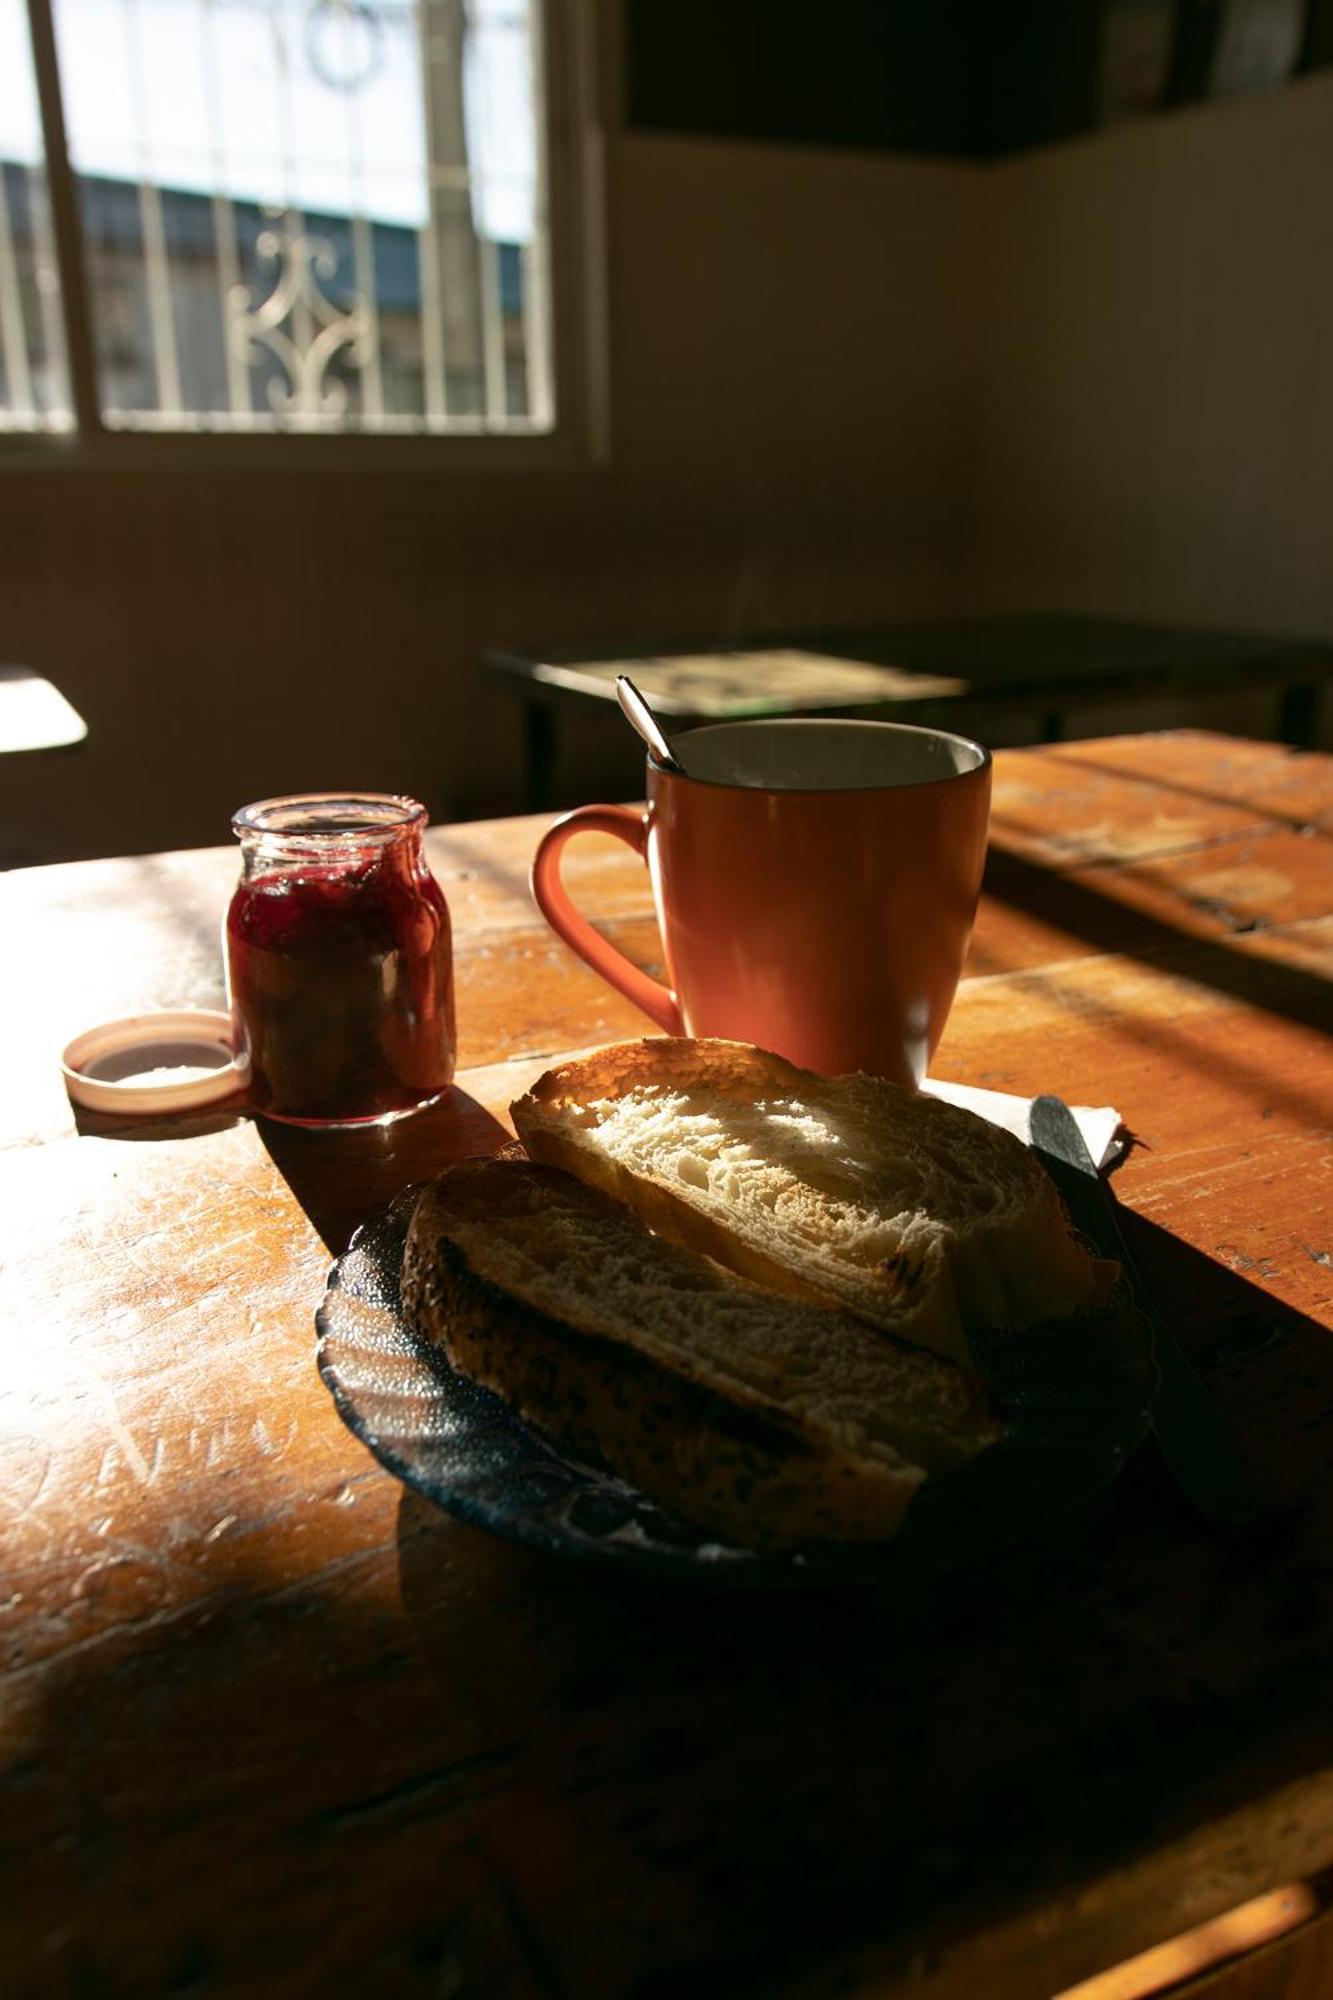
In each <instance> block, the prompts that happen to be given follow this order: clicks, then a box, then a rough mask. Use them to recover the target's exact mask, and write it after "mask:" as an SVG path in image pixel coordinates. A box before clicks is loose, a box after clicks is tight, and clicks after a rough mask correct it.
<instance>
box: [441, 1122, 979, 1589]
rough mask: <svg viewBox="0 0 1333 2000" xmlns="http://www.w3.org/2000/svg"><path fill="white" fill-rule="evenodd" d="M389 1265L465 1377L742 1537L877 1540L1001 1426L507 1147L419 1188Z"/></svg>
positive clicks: (913, 1357) (849, 1321)
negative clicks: (394, 1262)
mask: <svg viewBox="0 0 1333 2000" xmlns="http://www.w3.org/2000/svg"><path fill="white" fill-rule="evenodd" d="M402 1282H403V1299H404V1304H405V1305H406V1307H407V1309H408V1312H409V1313H410V1315H411V1317H412V1320H413V1322H414V1324H415V1325H416V1326H417V1328H418V1329H419V1330H420V1331H421V1332H422V1333H423V1334H425V1335H426V1336H428V1337H429V1338H431V1339H433V1340H435V1341H437V1342H439V1343H440V1345H441V1346H442V1347H443V1348H444V1350H445V1352H446V1353H447V1355H448V1356H449V1358H450V1359H451V1360H452V1361H453V1362H454V1364H455V1365H456V1366H457V1367H458V1368H459V1369H460V1370H461V1371H462V1372H463V1373H464V1374H466V1375H468V1376H469V1377H471V1378H472V1379H473V1380H474V1381H477V1382H480V1383H482V1384H484V1385H485V1386H487V1387H489V1388H491V1389H494V1390H496V1391H497V1392H498V1393H499V1394H500V1395H502V1396H503V1397H504V1398H505V1399H506V1400H507V1401H508V1402H509V1403H511V1404H512V1405H513V1406H514V1408H516V1409H517V1410H518V1411H519V1413H520V1414H521V1415H522V1416H524V1417H525V1418H528V1419H530V1420H532V1421H533V1422H535V1423H537V1424H540V1425H541V1426H542V1427H543V1428H545V1429H547V1430H549V1431H550V1432H552V1433H553V1434H554V1435H555V1436H556V1437H558V1438H559V1439H560V1440H561V1442H562V1443H563V1444H565V1445H566V1446H567V1447H569V1448H571V1449H572V1450H574V1451H575V1452H583V1453H588V1452H592V1453H595V1454H597V1455H598V1456H599V1457H601V1458H603V1459H604V1460H605V1461H606V1462H607V1463H609V1464H610V1465H611V1467H612V1468H613V1469H614V1470H615V1471H617V1472H618V1473H620V1474H622V1475H623V1476H624V1477H625V1478H626V1479H628V1480H630V1481H631V1482H632V1483H633V1484H634V1485H636V1486H637V1487H639V1488H640V1490H642V1491H643V1492H645V1493H648V1494H650V1495H652V1496H653V1497H654V1498H656V1499H658V1500H659V1501H661V1502H663V1503H664V1504H666V1505H668V1506H670V1507H673V1508H676V1509H677V1510H678V1511H679V1512H680V1513H681V1514H683V1515H684V1516H685V1517H686V1518H687V1519H689V1520H691V1521H693V1522H695V1523H696V1524H697V1525H698V1526H699V1527H701V1528H703V1529H705V1530H707V1531H709V1532H712V1533H714V1534H717V1535H719V1536H721V1537H723V1538H724V1539H726V1540H729V1541H734V1542H737V1543H740V1544H741V1545H743V1546H750V1547H756V1548H769V1549H780V1548H787V1547H791V1546H793V1545H796V1544H800V1543H803V1542H810V1541H818V1540H824V1539H831V1540H837V1541H877V1540H882V1539H885V1538H887V1537H889V1536H891V1535H892V1534H894V1533H895V1531H896V1530H897V1528H898V1527H899V1526H900V1525H901V1522H902V1519H903V1516H904V1515H905V1513H906V1511H907V1508H908V1506H909V1505H910V1503H911V1501H912V1499H913V1497H914V1495H915V1494H916V1492H917V1491H918V1490H919V1488H920V1486H921V1485H922V1483H923V1481H924V1480H925V1479H926V1478H927V1477H928V1475H930V1474H931V1473H935V1472H940V1471H944V1470H946V1469H948V1468H949V1467H951V1466H954V1465H957V1464H960V1463H961V1462H962V1461H963V1460H965V1459H967V1458H969V1457H971V1456H973V1455H974V1454H975V1453H976V1452H978V1451H980V1450H982V1449H983V1448H984V1447H985V1446H986V1445H987V1444H989V1443H991V1442H993V1441H994V1440H995V1439H996V1438H997V1437H998V1436H999V1434H1000V1432H999V1426H998V1425H997V1424H996V1423H995V1422H994V1420H993V1419H992V1418H991V1417H990V1416H989V1415H988V1414H987V1413H986V1411H985V1409H984V1408H983V1406H982V1404H981V1402H980V1401H979V1399H978V1397H977V1395H976V1392H975V1389H974V1387H973V1385H972V1384H971V1382H970V1381H969V1379H968V1378H967V1377H966V1376H965V1375H964V1374H963V1372H962V1371H961V1370H959V1369H956V1368H951V1367H949V1366H947V1365H946V1364H945V1363H943V1362H940V1361H938V1360H936V1359H934V1357H932V1356H930V1355H926V1354H921V1353H918V1352H915V1351H914V1350H912V1349H908V1348H901V1347H899V1346H897V1345H896V1343H894V1342H893V1341H890V1340H885V1339H884V1338H883V1337H882V1336H881V1335H879V1334H878V1333H875V1332H873V1331H871V1330H870V1329H869V1328H867V1327H866V1326H864V1325H863V1324H862V1323H861V1322H860V1321H859V1320H856V1319H854V1318H852V1317H850V1316H848V1315H847V1314H844V1313H841V1312H837V1311H831V1310H828V1309H827V1308H824V1307H819V1306H812V1305H808V1304H805V1303H803V1302H801V1301H799V1300H793V1299H791V1298H789V1297H783V1296H780V1295H778V1294H775V1293H772V1292H765V1291H762V1290H760V1289H759V1288H757V1287H755V1286H753V1285H750V1284H747V1283H746V1282H744V1281H743V1280H740V1279H738V1278H736V1277H734V1276H732V1275H731V1274H730V1273H728V1272H726V1271H724V1270H721V1269H720V1268H719V1267H718V1266H717V1265H716V1264H715V1263H713V1262H712V1261H711V1260H710V1259H708V1258H707V1257H704V1256H701V1255H699V1254H698V1253H697V1252H695V1251H692V1250H689V1249H685V1248H681V1247H679V1246H677V1245H675V1244H672V1243H668V1242H665V1241H663V1240H662V1238H660V1237H658V1236H654V1235H652V1234H651V1233H650V1231H649V1230H648V1229H647V1228H646V1227H645V1225H644V1224H643V1223H642V1222H641V1221H640V1220H639V1218H638V1217H637V1216H636V1215H634V1214H633V1213H632V1212H631V1211H630V1210H629V1209H628V1208H626V1207H625V1206H624V1205H623V1204H622V1203H620V1202H617V1201H615V1200H613V1199H611V1198H610V1197H608V1196H606V1195H604V1194H602V1193H600V1192H599V1191H597V1190H595V1189H593V1188H590V1187H588V1186H586V1185H585V1184H584V1183H583V1182H582V1181H579V1180H577V1179H574V1178H573V1177H571V1176H570V1175H568V1174H564V1173H561V1172H559V1171H557V1170H555V1169H552V1168H547V1167H542V1166H535V1165H533V1164H532V1163H531V1162H529V1161H526V1160H519V1159H514V1158H512V1157H511V1158H497V1159H490V1160H468V1161H462V1162H460V1163H459V1164H457V1165H455V1166H453V1167H451V1168H449V1169H447V1170H446V1172H445V1173H443V1174H442V1175H441V1176H440V1177H439V1179H437V1180H436V1181H434V1182H433V1183H432V1184H431V1185H430V1186H429V1187H428V1188H426V1190H425V1191H424V1192H423V1194H422V1196H421V1197H420V1199H419V1201H418V1203H417V1206H416V1209H415V1211H414V1214H413V1218H412V1222H411V1226H410V1230H409V1234H408V1242H407V1250H406V1255H405V1259H404V1265H403V1281H402Z"/></svg>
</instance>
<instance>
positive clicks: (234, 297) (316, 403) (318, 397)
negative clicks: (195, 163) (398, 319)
mask: <svg viewBox="0 0 1333 2000" xmlns="http://www.w3.org/2000/svg"><path fill="white" fill-rule="evenodd" d="M256 250H257V252H258V255H259V257H260V259H261V261H262V262H264V263H268V264H272V265H274V266H275V267H276V276H275V280H274V285H273V289H272V291H271V292H270V293H269V294H268V296H267V298H265V299H263V300H261V302H260V303H259V304H258V305H257V306H252V305H251V303H250V293H249V291H248V290H247V288H246V287H245V286H244V285H237V286H235V287H234V288H233V290H232V292H231V294H230V296H229V299H228V329H227V331H228V338H229V340H230V341H231V343H232V352H233V353H234V354H236V355H237V356H238V357H239V359H240V360H241V361H242V362H243V363H244V365H245V366H246V367H250V366H252V365H253V363H254V361H255V360H256V359H257V358H258V354H259V352H260V350H265V351H267V352H268V353H269V354H271V355H273V357H274V358H275V360H276V361H277V362H278V363H279V365H280V367H281V368H282V371H283V375H284V376H285V378H286V379H285V381H284V380H282V379H280V378H277V377H275V378H274V379H273V380H272V381H270V383H269V385H268V400H269V407H270V409H271V410H272V411H273V413H274V415H275V416H280V417H286V418H288V419H289V420H297V421H299V420H300V419H302V418H305V419H312V418H313V419H328V418H336V417H341V416H342V415H343V414H344V413H345V411H346V409H347V385H346V383H345V382H340V381H338V380H336V379H332V380H331V379H330V378H329V375H328V370H329V366H330V364H331V363H332V361H333V359H334V357H335V356H336V355H338V354H340V353H342V354H344V355H345V358H346V359H347V360H348V361H350V362H352V363H353V364H354V366H356V367H357V368H364V367H365V366H366V365H367V364H368V362H370V361H371V360H372V359H373V356H374V344H375V339H376V326H375V315H374V313H373V312H372V310H371V309H370V307H369V306H368V305H367V304H366V303H365V302H364V301H363V300H361V299H357V298H355V297H354V298H353V302H352V304H351V305H350V306H349V307H347V308H346V309H345V310H344V309H343V308H341V307H339V306H336V305H335V304H334V303H333V301H332V299H330V298H329V297H328V296H327V294H326V293H325V291H324V289H323V286H324V285H325V284H327V283H328V282H329V281H330V280H331V279H332V278H333V277H334V275H335V274H336V272H337V269H338V256H337V252H336V251H335V250H334V248H333V245H332V244H331V243H330V242H329V241H328V239H327V238H326V237H323V236H318V235H315V234H313V233H312V232H311V231H308V230H304V229H301V228H300V227H299V226H298V223H297V218H295V217H294V216H292V215H291V214H286V215H283V217H282V220H281V226H280V227H275V228H271V229H266V230H265V231H264V233H263V235H262V236H261V237H260V238H259V241H258V243H257V245H256Z"/></svg>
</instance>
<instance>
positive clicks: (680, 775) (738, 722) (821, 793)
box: [646, 715, 994, 799]
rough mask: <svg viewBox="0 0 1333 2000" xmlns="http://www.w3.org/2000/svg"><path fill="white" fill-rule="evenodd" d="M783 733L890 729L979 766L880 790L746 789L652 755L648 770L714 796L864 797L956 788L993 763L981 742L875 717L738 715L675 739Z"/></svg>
mask: <svg viewBox="0 0 1333 2000" xmlns="http://www.w3.org/2000/svg"><path fill="white" fill-rule="evenodd" d="M756 727H762V728H766V729H784V728H789V727H797V728H807V729H810V728H814V729H876V730H880V729H883V730H888V731H890V732H891V733H892V734H893V735H895V736H933V737H936V738H943V739H944V740H945V741H947V742H949V743H957V744H960V745H961V746H962V747H963V748H964V749H966V750H971V751H974V752H975V753H976V758H977V761H976V763H975V764H973V765H972V766H971V767H970V768H969V769H968V770H965V771H946V772H943V773H942V774H941V775H940V776H939V777H933V778H910V779H909V780H908V781H907V782H906V783H905V784H896V785H892V784H880V785H746V784H738V783H736V782H735V781H734V780H732V779H728V778H701V777H697V776H695V774H694V773H693V772H691V771H686V770H685V769H683V768H677V769H675V770H672V769H671V767H670V766H669V765H667V764H663V763H662V762H661V760H660V759H659V758H658V757H657V756H656V754H655V753H654V752H653V751H651V750H650V751H649V752H648V755H647V760H646V761H647V764H648V768H649V770H650V771H653V772H655V773H656V774H657V776H658V777H659V778H668V779H670V781H671V782H672V784H684V785H699V786H702V787H706V788H707V789H708V790H709V791H715V792H766V793H771V794H773V795H774V796H775V797H779V798H808V799H820V798H835V797H836V798H858V797H861V798H864V797H866V796H868V795H869V794H871V793H878V792H915V791H925V790H927V789H928V788H929V787H931V786H933V785H956V784H957V783H958V782H959V780H960V779H962V778H975V777H977V776H978V774H979V773H981V772H983V771H986V770H988V769H989V768H990V766H991V764H992V763H993V762H994V759H993V757H992V755H991V752H990V751H989V750H988V749H987V748H986V745H985V744H984V743H978V742H977V740H976V738H975V737H974V736H963V735H961V734H960V733H959V731H958V730H956V729H933V728H931V727H930V725H929V724H928V723H921V722H889V721H887V720H884V721H881V720H880V719H879V718H878V717H874V716H865V717H858V716H854V715H738V716H734V717H728V718H726V719H725V720H720V721H717V722H702V723H700V724H698V726H697V727H696V728H694V729H683V730H682V731H681V732H680V734H679V736H677V737H676V738H675V741H676V742H677V743H688V741H689V739H690V738H691V737H692V736H702V735H705V734H711V733H712V732H713V731H715V730H723V729H725V730H731V729H754V728H756Z"/></svg>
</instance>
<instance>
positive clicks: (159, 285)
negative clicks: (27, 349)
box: [121, 0, 184, 416]
mask: <svg viewBox="0 0 1333 2000" xmlns="http://www.w3.org/2000/svg"><path fill="white" fill-rule="evenodd" d="M121 15H122V18H123V20H124V24H125V42H126V48H127V51H128V54H129V70H130V101H131V104H132V105H133V108H134V126H135V136H136V140H137V150H138V154H139V188H138V194H139V228H140V233H141V235H142V237H143V263H144V282H145V285H146V287H147V291H148V316H149V325H150V326H151V328H152V340H153V370H154V375H155V377H156V381H157V407H158V410H159V412H160V413H161V414H162V415H164V416H170V415H179V414H180V413H181V412H182V411H183V409H184V398H183V396H182V395H181V371H180V356H179V354H178V353H177V351H176V322H175V317H174V315H173V312H172V304H171V266H170V264H169V263H168V261H167V232H166V226H165V224H164V222H163V219H162V190H161V188H160V186H159V185H158V183H157V180H156V178H155V177H154V174H153V144H152V129H151V122H150V120H149V117H148V86H147V80H146V78H145V76H144V68H143V47H142V43H141V39H140V35H139V9H138V4H137V0H121Z"/></svg>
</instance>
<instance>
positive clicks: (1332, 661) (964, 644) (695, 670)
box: [485, 615, 1333, 810]
mask: <svg viewBox="0 0 1333 2000" xmlns="http://www.w3.org/2000/svg"><path fill="white" fill-rule="evenodd" d="M485 665H486V667H487V669H488V670H489V671H490V673H491V674H492V675H493V676H494V677H495V678H496V679H497V680H498V681H499V683H500V685H502V686H503V687H506V688H507V689H508V690H509V691H510V692H511V693H513V694H516V695H517V696H518V698H519V700H520V701H521V703H522V705H523V754H524V769H525V781H526V787H527V791H526V797H527V802H528V804H529V805H530V806H531V807H532V808H533V809H534V810H536V809H538V808H544V807H547V806H550V805H553V804H555V803H556V799H555V772H556V762H557V757H558V752H559V729H560V723H561V718H562V716H563V717H565V718H568V719H569V720H573V719H574V717H575V716H576V715H577V714H578V713H579V712H580V711H582V713H583V715H584V716H587V715H588V713H589V712H590V709H592V708H595V707H597V706H598V705H602V704H605V703H607V702H613V701H614V699H615V676H616V674H617V672H627V673H630V674H631V675H633V677H634V679H635V683H636V685H638V686H639V687H641V689H642V691H643V693H644V694H645V695H646V696H647V697H648V699H649V701H650V703H651V704H652V706H653V707H654V708H655V709H656V710H657V711H658V713H659V714H661V715H662V716H664V717H667V718H668V719H670V720H671V721H673V722H674V723H675V724H676V725H677V726H679V727H685V728H688V727H690V726H693V725H695V724H698V723H703V722H716V721H721V720H725V719H727V718H728V717H733V716H745V715H793V714H804V715H842V716H853V715H869V716H878V717H880V718H881V719H883V720H885V721H890V722H912V723H926V724H929V725H930V726H931V727H932V728H940V729H958V730H962V731H964V732H966V733H969V734H973V735H979V736H981V737H982V738H983V740H986V739H987V729H988V725H989V726H991V727H993V726H994V722H995V719H996V718H997V717H998V716H1001V715H1003V714H1006V713H1012V712H1013V711H1014V710H1015V709H1018V710H1021V711H1023V712H1024V713H1035V715H1036V717H1037V718H1038V720H1037V722H1036V725H1035V727H1034V728H1033V732H1032V733H1033V734H1034V735H1041V736H1043V737H1044V738H1045V739H1046V740H1047V741H1049V742H1056V741H1058V740H1059V739H1060V738H1062V737H1063V736H1064V735H1065V734H1066V733H1067V728H1066V719H1067V715H1068V712H1069V710H1070V709H1071V708H1074V707H1077V705H1078V704H1079V703H1080V702H1082V703H1087V702H1118V703H1122V704H1123V703H1133V702H1135V701H1139V700H1142V699H1144V698H1152V697H1161V696H1164V695H1165V696H1184V697H1186V698H1190V699H1198V698H1199V697H1201V696H1205V695H1210V694H1226V693H1234V692H1235V691H1237V690H1239V689H1248V688H1259V689H1263V690H1264V691H1265V692H1268V693H1270V694H1271V695H1272V696H1273V698H1274V721H1275V724H1276V728H1277V733H1278V735H1279V736H1280V737H1281V739H1282V741H1283V742H1285V743H1292V744H1296V745H1298V746H1302V747H1305V748H1309V747H1310V746H1312V745H1313V744H1314V743H1315V742H1316V741H1317V740H1318V727H1319V717H1320V709H1321V703H1322V700H1323V692H1324V688H1325V686H1326V685H1327V683H1328V681H1329V680H1330V679H1333V640H1328V639H1290V638H1274V637H1273V636H1272V635H1270V634H1263V633H1254V632H1220V631H1214V630H1211V629H1209V630H1198V629H1192V628H1187V627H1183V626H1174V625H1149V624H1144V623H1142V622H1137V621H1134V620H1131V619H1124V618H1083V617H1070V616H1049V615H1048V616H1042V617H1032V616H1027V617H1005V618H962V619H958V618H955V619H935V620H931V621H930V622H929V623H927V624H901V623H899V624H893V625H878V626H874V627H872V628H868V629H862V630H858V631H854V632H825V633H822V634H819V635H817V636H804V637H803V636H801V635H800V634H793V633H791V632H786V633H779V634H776V635H775V634H771V633H770V634H768V635H767V636H764V635H760V636H759V637H757V638H750V639H747V640H745V641H743V642H742V641H739V640H738V641H735V642H734V643H732V644H729V645H712V646H707V645H700V643H699V642H698V640H695V641H693V642H689V641H681V640H677V641H673V642H669V643H657V644H654V645H651V646H649V645H645V644H643V643H638V644H631V645H604V646H578V647H575V646H566V647H562V648H559V649H557V650H555V651H543V650H538V649H536V648H533V647H519V648H515V647H494V648H492V650H491V651H490V652H488V653H487V655H486V659H485Z"/></svg>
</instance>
